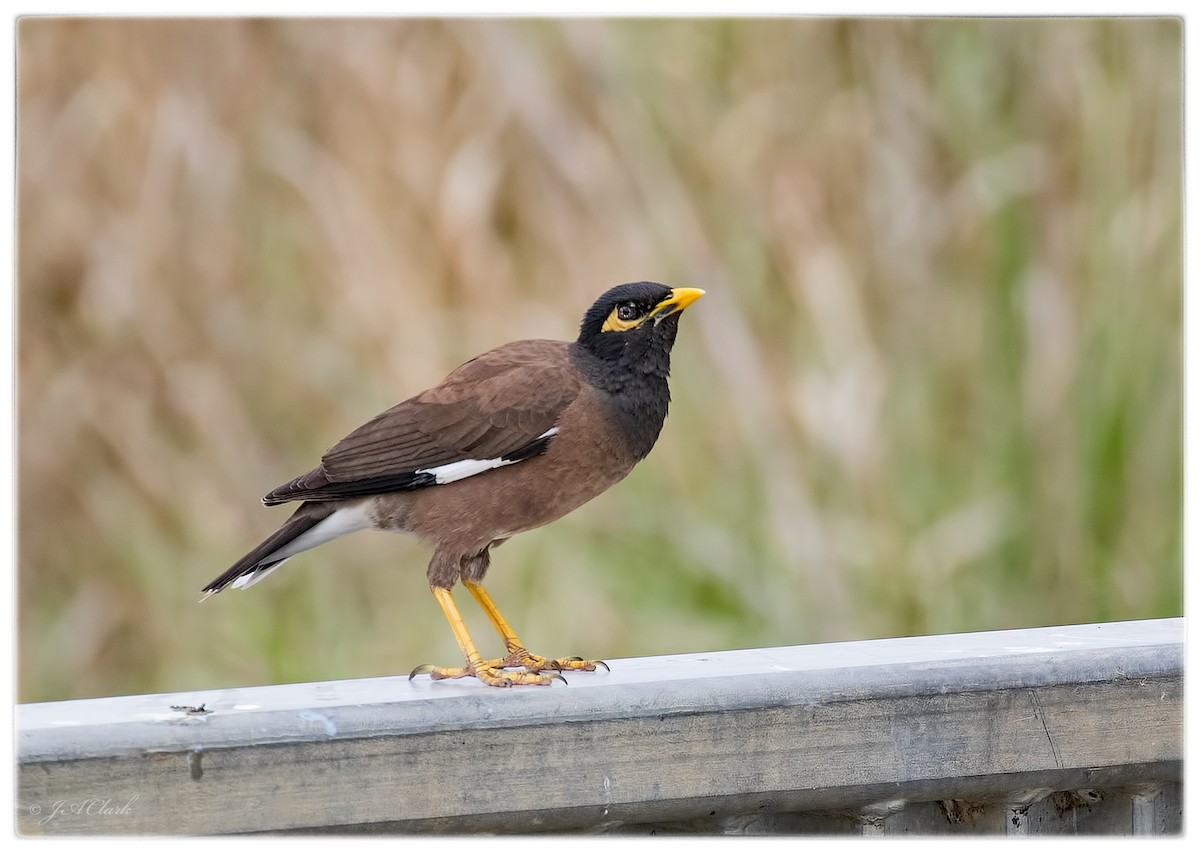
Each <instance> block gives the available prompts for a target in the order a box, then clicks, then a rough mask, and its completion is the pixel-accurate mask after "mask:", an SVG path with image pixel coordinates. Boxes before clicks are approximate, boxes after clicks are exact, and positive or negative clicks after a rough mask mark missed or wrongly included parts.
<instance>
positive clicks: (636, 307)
mask: <svg viewBox="0 0 1200 853" xmlns="http://www.w3.org/2000/svg"><path fill="white" fill-rule="evenodd" d="M703 295H704V291H703V290H696V289H695V288H691V287H677V288H675V289H673V290H672V289H671V288H669V287H667V286H666V285H663V284H658V283H657V282H653V281H638V282H633V283H632V284H620V285H617V286H616V287H614V288H612V289H611V290H609V291H608V292H607V293H605V294H604V295H603V296H601V297H600V298H599V299H597V300H596V303H595V304H594V305H592V307H591V308H589V309H588V310H587V313H586V314H584V315H583V322H582V323H581V324H580V326H579V340H578V342H577V343H578V345H579V346H581V347H583V348H584V349H586V350H587V351H588V352H589V353H591V354H592V355H594V356H597V357H599V358H601V359H603V360H604V361H606V362H615V363H618V364H623V365H625V366H627V367H630V368H635V369H637V370H638V371H639V372H651V373H661V374H662V375H663V376H666V372H667V370H668V369H669V367H670V358H669V355H670V352H671V345H672V344H674V343H675V334H676V332H678V330H679V313H680V312H681V311H683V309H684V308H686V307H687V306H688V305H690V304H692V303H693V302H695V301H696V300H697V299H699V298H700V297H701V296H703Z"/></svg>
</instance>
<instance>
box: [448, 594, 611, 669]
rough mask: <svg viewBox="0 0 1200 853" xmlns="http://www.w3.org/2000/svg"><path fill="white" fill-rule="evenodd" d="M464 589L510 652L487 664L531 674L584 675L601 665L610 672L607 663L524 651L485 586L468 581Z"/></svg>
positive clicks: (522, 645) (514, 632)
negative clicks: (549, 671) (572, 672)
mask: <svg viewBox="0 0 1200 853" xmlns="http://www.w3.org/2000/svg"><path fill="white" fill-rule="evenodd" d="M463 586H465V587H466V588H467V591H468V592H469V593H471V595H473V596H475V600H476V601H478V602H479V606H480V607H482V608H483V612H484V613H486V614H487V617H488V619H490V620H491V622H492V625H493V627H495V629H496V633H498V634H499V635H500V637H501V638H502V639H503V640H504V647H505V648H506V649H508V655H507V657H503V658H500V659H499V660H494V661H488V664H489V665H490V666H493V667H497V668H503V667H515V666H523V667H525V669H527V670H529V671H530V672H541V671H542V670H543V669H552V670H556V671H560V672H561V671H562V670H583V671H585V672H594V671H595V669H596V667H597V666H602V667H604V668H605V669H608V664H606V663H605V662H604V661H602V660H584V659H583V658H557V659H555V658H545V657H542V656H541V655H535V654H531V653H530V651H529V650H528V649H526V648H525V645H524V643H522V642H521V640H520V638H519V637H517V633H516V631H514V630H513V629H512V628H511V627H509V624H508V622H506V621H505V620H504V617H503V616H502V615H501V614H500V608H498V607H496V602H494V601H492V597H491V596H490V595H488V591H487V590H486V589H484V588H483V585H482V584H477V583H473V582H471V581H469V580H465V579H464V580H463Z"/></svg>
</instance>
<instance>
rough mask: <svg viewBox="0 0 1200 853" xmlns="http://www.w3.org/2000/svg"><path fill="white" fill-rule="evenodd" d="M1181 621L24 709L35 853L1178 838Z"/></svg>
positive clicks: (24, 781) (25, 781) (29, 831)
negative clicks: (659, 839) (645, 840)
mask: <svg viewBox="0 0 1200 853" xmlns="http://www.w3.org/2000/svg"><path fill="white" fill-rule="evenodd" d="M1183 632H1184V623H1183V620H1182V619H1159V620H1148V621H1141V622H1121V623H1104V624H1096V625H1078V626H1065V627H1053V628H1033V629H1022V630H1013V631H996V632H988V633H977V634H954V635H943V636H929V637H910V638H901V639H891V640H871V641H863V642H849V643H829V644H823V645H813V646H797V647H790V648H774V649H747V650H741V651H731V652H716V653H711V654H687V655H673V656H668V657H655V658H637V659H629V660H620V661H611V662H610V663H611V666H612V672H611V673H606V672H603V671H600V672H597V673H578V674H573V675H571V676H570V682H571V683H570V685H569V686H566V687H564V686H563V685H560V684H556V685H554V686H553V687H550V688H517V689H512V690H499V689H496V688H488V687H484V686H483V685H479V684H476V683H469V682H463V681H453V682H447V681H442V682H431V681H429V680H428V679H424V678H418V679H416V680H414V681H411V682H410V681H408V680H407V679H406V678H403V677H396V678H374V679H363V680H355V681H336V682H323V683H311V684H286V685H277V686H270V687H249V688H236V689H229V690H214V691H203V692H196V693H188V694H160V695H149V696H121V697H114V698H106V699H84V700H74V701H67V702H48V703H42V704H30V705H21V706H18V708H17V714H16V717H17V751H18V762H19V773H18V803H17V809H18V817H17V826H18V830H19V831H20V832H21V833H22V834H26V835H35V834H48V833H70V834H97V833H113V834H121V835H130V834H140V833H154V834H168V835H175V834H191V833H200V834H210V833H233V832H264V831H265V832H281V831H303V832H393V833H405V832H441V833H456V832H516V833H534V832H544V831H558V832H563V831H572V832H574V831H581V832H619V833H634V834H636V833H645V834H651V833H659V834H665V833H672V832H693V833H713V834H717V833H747V834H750V833H821V834H833V833H857V834H903V833H921V834H937V833H953V832H966V833H970V832H974V833H995V834H1002V833H1007V834H1035V833H1091V832H1095V833H1112V834H1135V835H1136V834H1148V835H1155V834H1175V833H1179V832H1181V827H1182V799H1181V794H1180V788H1181V778H1182V762H1183V690H1182V677H1183Z"/></svg>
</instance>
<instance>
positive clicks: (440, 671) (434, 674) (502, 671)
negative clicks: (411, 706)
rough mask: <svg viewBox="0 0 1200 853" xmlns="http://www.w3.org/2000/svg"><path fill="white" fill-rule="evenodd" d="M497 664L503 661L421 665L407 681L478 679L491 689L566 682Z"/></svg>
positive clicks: (553, 675)
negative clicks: (425, 677)
mask: <svg viewBox="0 0 1200 853" xmlns="http://www.w3.org/2000/svg"><path fill="white" fill-rule="evenodd" d="M498 663H503V661H480V662H479V664H477V665H476V664H471V663H468V664H467V665H466V666H456V667H444V666H433V665H432V664H427V663H426V664H421V666H418V667H417V668H416V669H414V670H413V671H412V672H411V673H409V676H408V680H409V681H412V680H413V679H414V678H416V677H417V676H418V675H428V676H429V677H430V678H431V679H432V680H433V681H441V680H443V679H446V678H467V677H471V678H478V679H479V680H480V681H482V682H483V683H484V684H487V685H490V686H492V687H512V686H513V685H514V684H537V685H543V686H545V685H550V684H553V683H554V682H555V681H561V682H562V683H563V684H566V683H567V680H566V679H565V678H563V677H562V676H561V675H559V674H558V673H557V672H556V673H551V674H544V673H541V672H538V671H536V670H529V669H525V670H510V669H506V668H505V667H503V666H498V665H497V664H498Z"/></svg>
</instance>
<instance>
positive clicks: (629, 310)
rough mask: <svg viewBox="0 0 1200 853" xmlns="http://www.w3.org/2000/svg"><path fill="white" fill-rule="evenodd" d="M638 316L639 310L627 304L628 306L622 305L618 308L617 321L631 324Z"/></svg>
mask: <svg viewBox="0 0 1200 853" xmlns="http://www.w3.org/2000/svg"><path fill="white" fill-rule="evenodd" d="M637 316H638V310H637V308H636V307H634V306H633V305H628V304H626V305H621V306H620V307H618V308H617V319H618V320H623V321H625V322H629V321H630V320H636V319H637Z"/></svg>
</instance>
